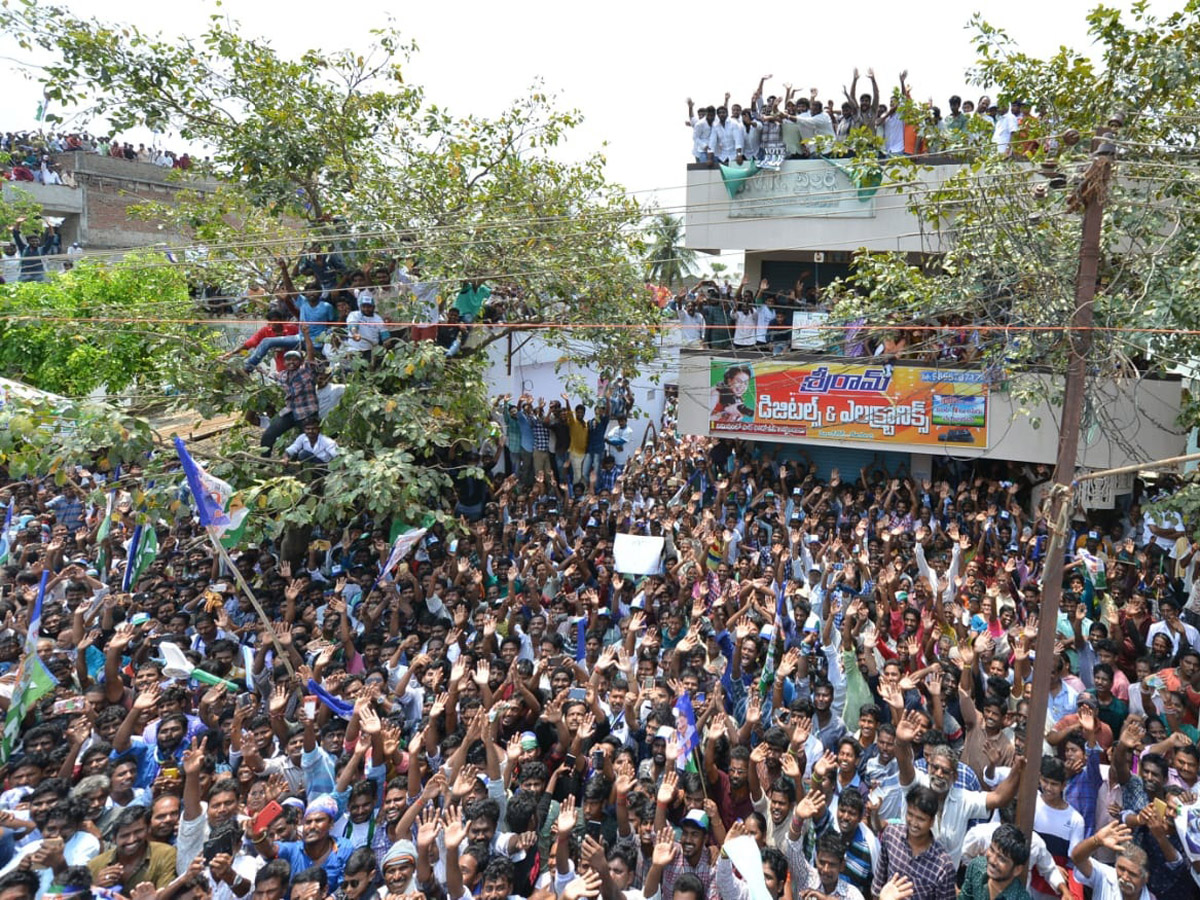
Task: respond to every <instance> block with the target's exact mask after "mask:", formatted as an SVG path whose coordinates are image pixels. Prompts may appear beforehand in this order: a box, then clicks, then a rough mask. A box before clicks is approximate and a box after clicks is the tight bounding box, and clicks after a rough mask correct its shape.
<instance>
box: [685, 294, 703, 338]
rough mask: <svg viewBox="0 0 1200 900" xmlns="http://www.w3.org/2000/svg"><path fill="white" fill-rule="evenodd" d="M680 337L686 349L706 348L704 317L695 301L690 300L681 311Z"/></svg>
mask: <svg viewBox="0 0 1200 900" xmlns="http://www.w3.org/2000/svg"><path fill="white" fill-rule="evenodd" d="M679 326H680V327H679V337H680V339H681V340H682V341H683V346H685V347H703V346H704V316H703V314H702V313H701V312H700V310H699V308H698V307H697V306H696V301H695V300H689V301H688V302H687V303H686V304H684V307H683V309H681V310H679Z"/></svg>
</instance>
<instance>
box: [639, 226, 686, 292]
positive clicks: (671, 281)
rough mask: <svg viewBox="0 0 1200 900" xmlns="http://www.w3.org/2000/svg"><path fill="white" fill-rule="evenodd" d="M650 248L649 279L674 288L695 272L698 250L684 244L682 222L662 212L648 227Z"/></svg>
mask: <svg viewBox="0 0 1200 900" xmlns="http://www.w3.org/2000/svg"><path fill="white" fill-rule="evenodd" d="M649 240H650V248H649V250H648V251H647V253H646V271H647V273H648V274H647V277H648V278H649V279H650V280H651V281H657V282H659V283H661V284H665V285H666V286H667V287H674V286H675V285H677V284H679V283H681V282H682V281H683V279H684V278H686V277H687V276H688V275H691V274H692V273H693V272H694V271H695V270H696V251H695V250H691V249H689V248H688V247H686V246H685V245H684V242H683V220H682V219H679V218H676V217H675V216H672V215H670V214H669V213H659V214H658V215H657V216H655V217H654V221H653V223H652V224H651V226H650V228H649Z"/></svg>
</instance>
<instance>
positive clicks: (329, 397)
mask: <svg viewBox="0 0 1200 900" xmlns="http://www.w3.org/2000/svg"><path fill="white" fill-rule="evenodd" d="M344 393H346V386H345V385H344V384H334V383H333V382H332V381H327V382H325V384H324V385H322V386H321V387H319V388H317V417H318V418H320V419H324V418H325V417H326V416H327V415H329V414H330V413H331V412H333V408H334V407H335V406H337V405H338V401H340V400H341V399H342V394H344Z"/></svg>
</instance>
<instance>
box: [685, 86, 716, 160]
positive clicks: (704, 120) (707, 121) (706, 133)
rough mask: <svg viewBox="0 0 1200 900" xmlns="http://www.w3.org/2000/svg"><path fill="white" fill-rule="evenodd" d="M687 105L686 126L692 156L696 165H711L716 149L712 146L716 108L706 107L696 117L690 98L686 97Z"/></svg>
mask: <svg viewBox="0 0 1200 900" xmlns="http://www.w3.org/2000/svg"><path fill="white" fill-rule="evenodd" d="M687 104H688V120H687V123H686V124H687V126H688V127H689V128H691V129H692V156H694V157H695V158H696V162H698V163H701V164H707V163H711V162H712V161H713V152H714V150H715V149H716V148H715V147H714V145H713V141H714V138H713V120H714V119H715V118H716V116H717V110H716V107H713V106H710V107H707V108H706V109H703V110H701V113H702V115H700V116H696V115H695V114H694V112H693V106H692V98H691V97H688V102H687Z"/></svg>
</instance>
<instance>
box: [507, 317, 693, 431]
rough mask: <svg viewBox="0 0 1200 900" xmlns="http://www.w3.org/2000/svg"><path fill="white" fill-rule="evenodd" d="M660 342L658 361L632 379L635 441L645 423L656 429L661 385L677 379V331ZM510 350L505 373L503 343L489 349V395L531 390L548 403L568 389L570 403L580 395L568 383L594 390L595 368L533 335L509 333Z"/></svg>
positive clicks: (660, 410)
mask: <svg viewBox="0 0 1200 900" xmlns="http://www.w3.org/2000/svg"><path fill="white" fill-rule="evenodd" d="M659 342H660V348H661V352H660V353H659V356H658V359H656V360H655V361H654V362H653V363H651V364H650V365H649V366H646V367H644V371H643V372H642V373H641V374H640V375H639V376H638V377H636V378H634V379H633V380H632V382H631V387H632V388H633V395H634V406H635V408H636V409H637V410H638V411H639V413H640V415H639V416H638V417H637V418H634V419H630V422H629V424H630V425H631V426H632V427H633V431H634V436H635V438H636V440H638V441H641V439H642V436H643V435H644V434H645V432H646V427H647V425H648V424H649V423H650V422H653V423H654V425H655V428H657V427H658V426H659V423H660V422H661V421H662V414H663V409H664V407H665V393H664V390H663V389H664V387H665V386H666V385H669V384H677V383H678V371H679V343H680V342H679V331H678V329H673V328H670V329H664V330H663V331H662V332H661V334H660V337H659ZM578 345H579V346H580V348H581V349H580V355H581V356H582V355H583V348H584V342H583V341H580V342H579V343H578ZM513 348H514V350H513V354H512V364H511V371H510V366H509V362H508V342H507V341H506V340H499V341H496V342H495V343H494V344H492V345H491V346H489V347H488V357H489V360H490V364H489V367H488V371H487V380H488V386H489V389H490V391H491V393H492V394H493V395H497V394H506V393H507V394H512V395H513V396H514V397H515V396H517V395H519V394H521V393H523V392H524V393H529V394H532V395H533V397H534V399H535V400H536V399H537V398H538V397H545V398H546V402H547V403H549V402H550V401H551V400H555V399H558V398H559V394H561V393H562V392H563V391H567V393H568V394H569V395H570V397H571V405H572V406H574V405H575V404H576V403H579V402H580V395H579V393H578V392H577V391H576V390H575V389H574V388H573V387H571V385H573V384H585V385H586V386H587V388H588V390H589V391H591V392H592V393H593V394H594V393H595V391H596V384H597V382H598V381H599V378H600V372H599V371H598V370H596V369H593V368H591V367H590V366H580V365H577V364H575V363H574V362H572V359H571V354H570V353H569V352H564V351H563V350H561V349H559V348H557V347H549V346H547V345H546V343H545V342H544V341H542V340H541V339H540V338H538V337H536V336H534V337H532V338H529V339H528V340H526V337H523V336H514V337H513ZM655 376H657V380H656V379H655ZM587 405H588V415H589V416H590V415H591V412H592V407H591V403H590V402H588V404H587Z"/></svg>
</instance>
